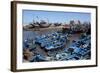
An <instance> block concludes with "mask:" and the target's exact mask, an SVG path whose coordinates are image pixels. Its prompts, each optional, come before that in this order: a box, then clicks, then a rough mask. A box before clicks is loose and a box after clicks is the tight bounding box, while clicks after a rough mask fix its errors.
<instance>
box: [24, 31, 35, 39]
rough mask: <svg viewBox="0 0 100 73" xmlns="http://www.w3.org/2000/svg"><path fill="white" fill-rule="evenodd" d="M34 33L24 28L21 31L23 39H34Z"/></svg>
mask: <svg viewBox="0 0 100 73" xmlns="http://www.w3.org/2000/svg"><path fill="white" fill-rule="evenodd" d="M36 35H37V34H36V32H33V31H26V30H24V31H23V40H26V39H34V38H35V37H36Z"/></svg>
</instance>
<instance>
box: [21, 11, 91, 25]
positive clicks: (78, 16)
mask: <svg viewBox="0 0 100 73" xmlns="http://www.w3.org/2000/svg"><path fill="white" fill-rule="evenodd" d="M33 19H34V20H36V21H40V20H46V21H47V19H48V20H49V22H52V23H54V22H61V23H64V22H66V23H69V21H70V20H80V21H81V22H85V21H87V22H88V21H91V14H90V13H79V12H61V11H59V12H56V11H36V10H23V21H22V22H23V24H29V23H31V22H32V21H33Z"/></svg>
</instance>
